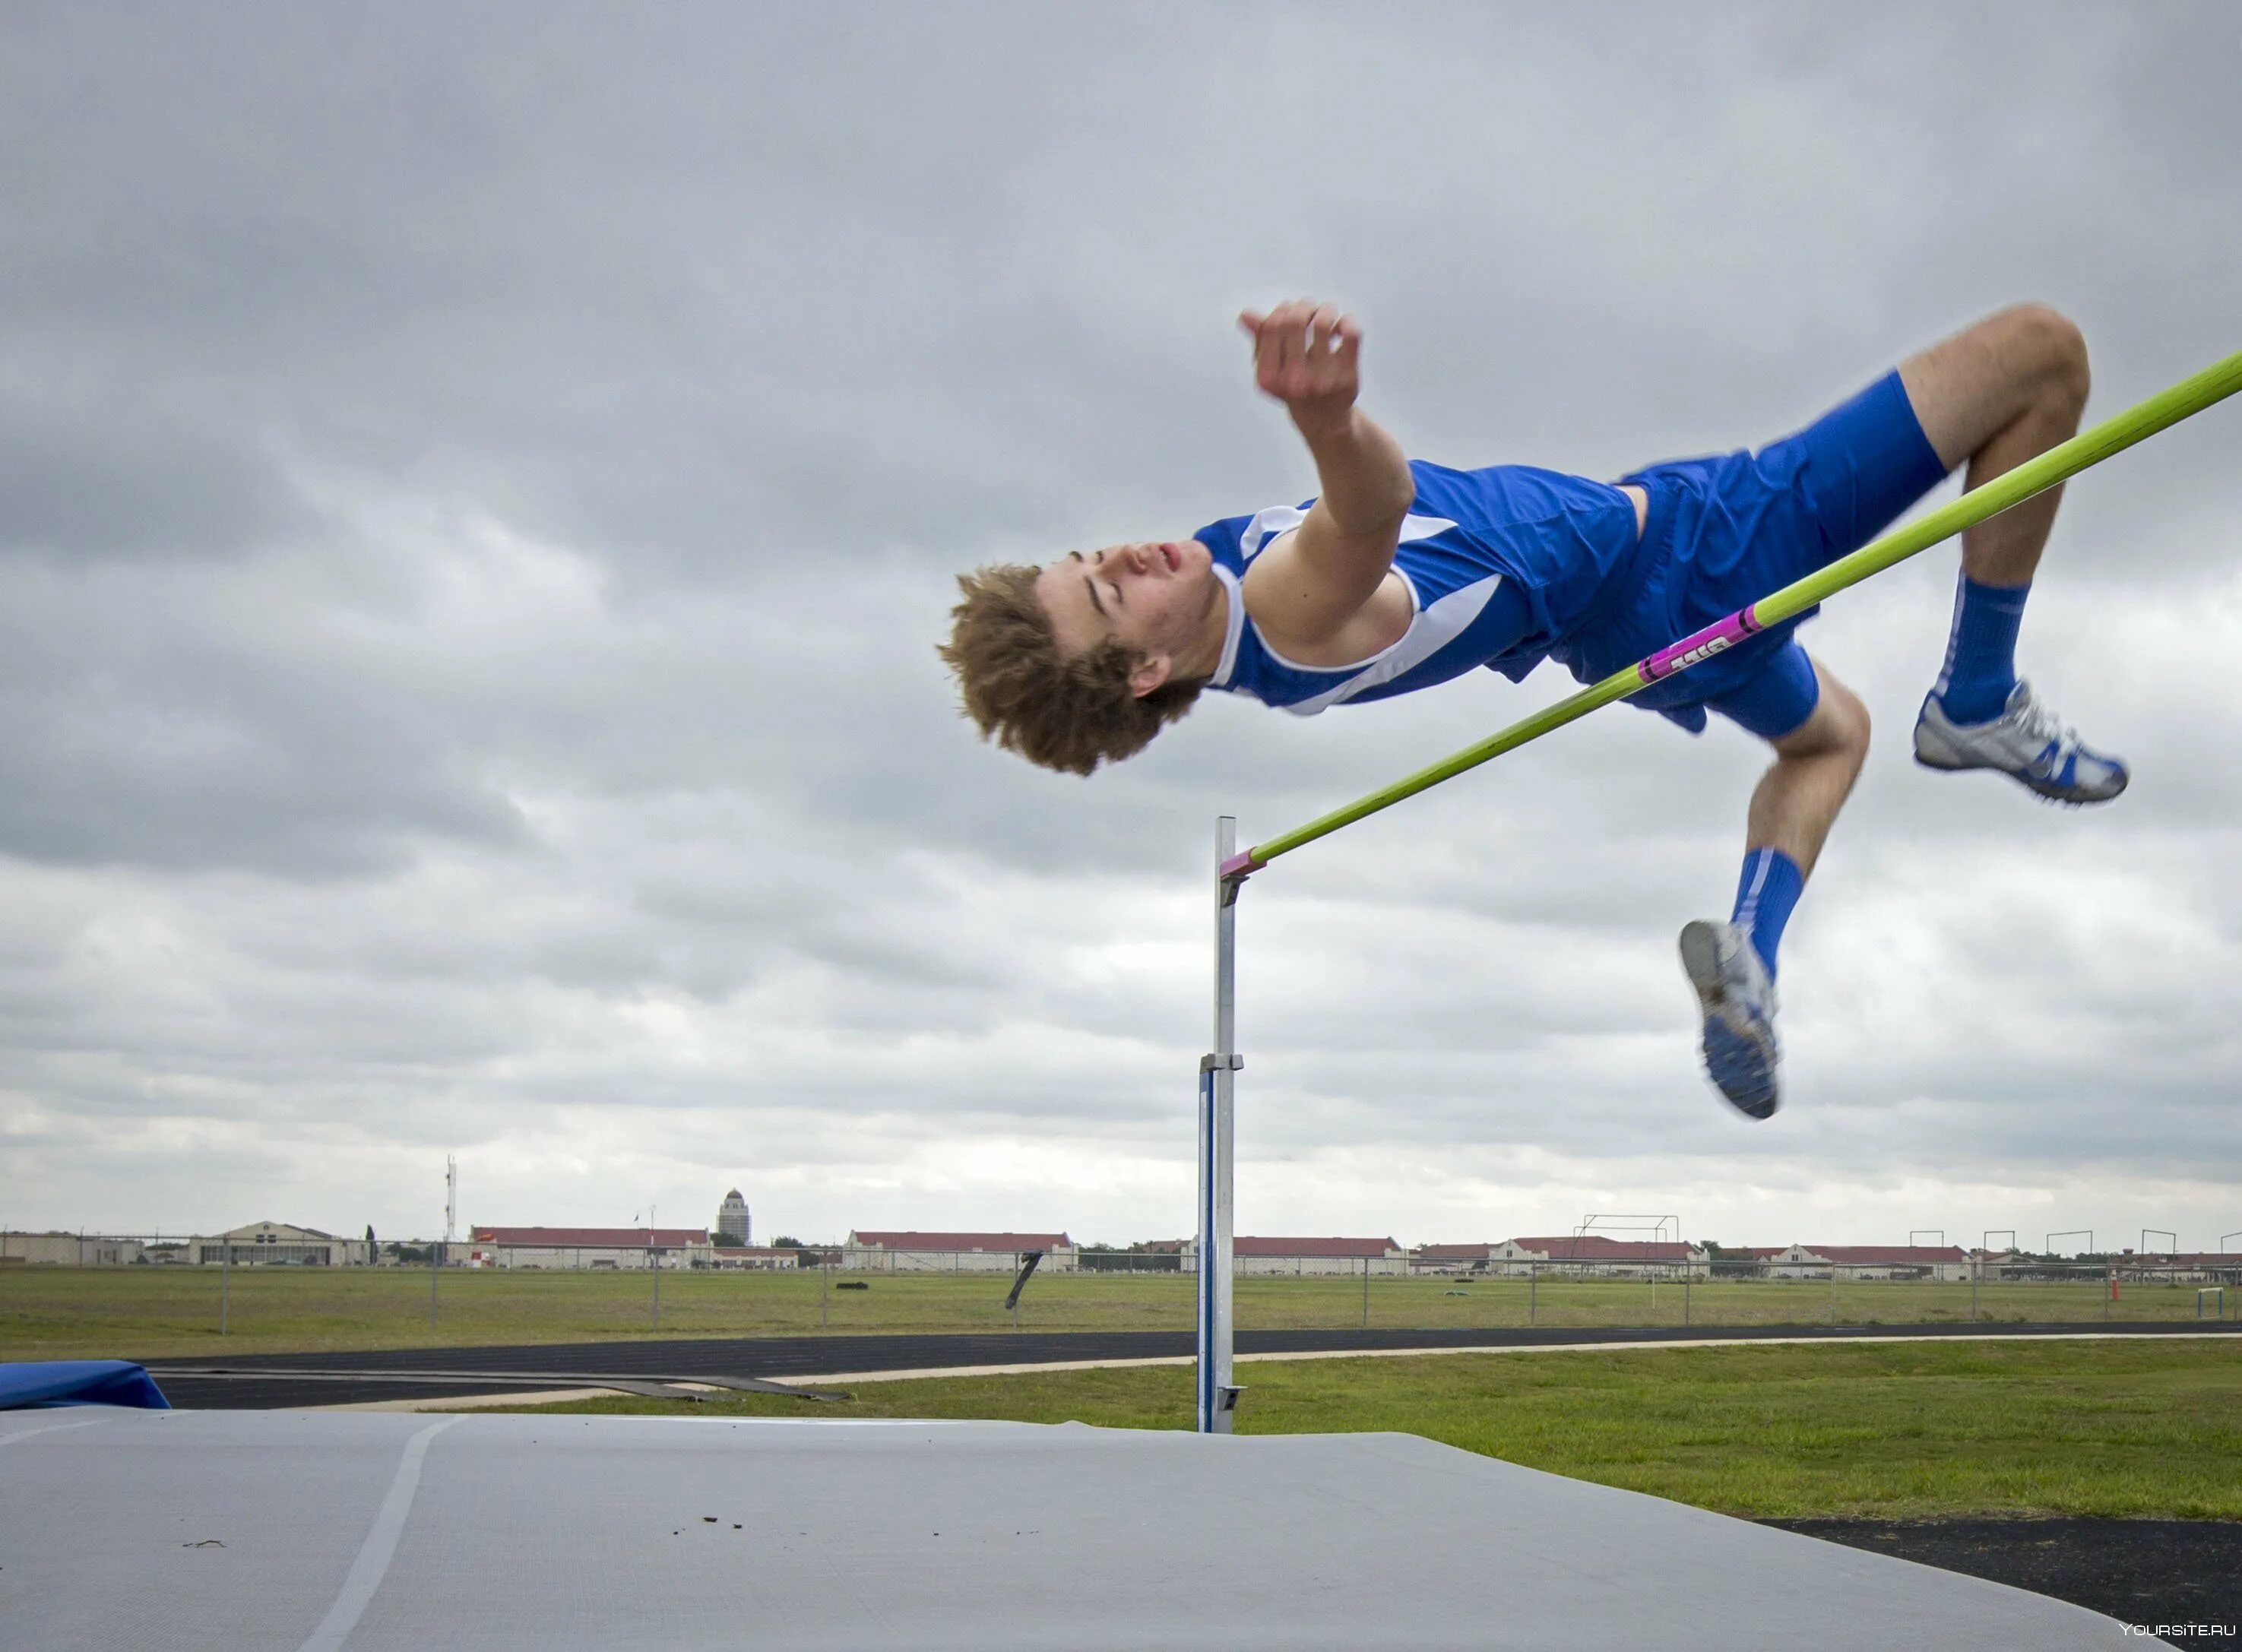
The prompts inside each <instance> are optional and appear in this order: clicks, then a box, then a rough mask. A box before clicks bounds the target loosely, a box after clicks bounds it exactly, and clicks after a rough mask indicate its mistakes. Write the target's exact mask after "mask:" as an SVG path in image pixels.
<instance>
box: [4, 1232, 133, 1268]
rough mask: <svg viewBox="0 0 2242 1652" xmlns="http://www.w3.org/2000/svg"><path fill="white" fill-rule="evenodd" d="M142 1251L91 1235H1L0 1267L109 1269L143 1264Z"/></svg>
mask: <svg viewBox="0 0 2242 1652" xmlns="http://www.w3.org/2000/svg"><path fill="white" fill-rule="evenodd" d="M144 1249H145V1247H144V1245H143V1244H142V1242H141V1241H140V1240H138V1239H104V1238H100V1237H97V1236H96V1235H94V1234H91V1233H0V1267H27V1266H28V1267H108V1266H116V1265H118V1264H123V1263H131V1262H138V1261H142V1260H144V1259H145V1258H144Z"/></svg>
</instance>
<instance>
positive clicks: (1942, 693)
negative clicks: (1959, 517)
mask: <svg viewBox="0 0 2242 1652" xmlns="http://www.w3.org/2000/svg"><path fill="white" fill-rule="evenodd" d="M2030 595H2031V586H2030V585H2028V584H2027V585H1980V584H1978V583H1977V581H1975V580H1973V579H1971V578H1970V576H1969V575H1968V574H1963V576H1962V587H1961V589H1960V590H1958V591H1957V592H1956V593H1955V596H1954V631H1953V634H1952V635H1950V637H1949V638H1948V639H1947V642H1946V668H1945V669H1944V670H1943V671H1942V672H1940V673H1939V675H1938V686H1937V688H1935V689H1933V690H1932V692H1933V693H1935V694H1936V695H1937V696H1938V703H1939V704H1940V705H1942V706H1943V707H1944V708H1946V715H1948V716H1949V717H1951V718H1952V719H1953V720H1954V721H1955V722H1964V723H1967V722H1991V721H1992V720H1993V719H1994V718H1996V717H1997V716H1999V715H2001V713H2002V712H2004V711H2005V710H2006V709H2008V704H2009V695H2010V692H2011V691H2012V690H2013V689H2014V688H2016V686H2017V627H2018V626H2019V625H2020V624H2022V623H2023V621H2024V599H2025V598H2026V597H2028V596H2030Z"/></svg>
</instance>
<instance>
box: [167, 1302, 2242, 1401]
mask: <svg viewBox="0 0 2242 1652" xmlns="http://www.w3.org/2000/svg"><path fill="white" fill-rule="evenodd" d="M2188 1333H2197V1334H2200V1333H2223V1334H2227V1335H2242V1323H2229V1324H2225V1325H2219V1324H2216V1323H2210V1322H2198V1321H2192V1320H2178V1321H2173V1322H2170V1323H2165V1322H2158V1323H2154V1324H2136V1325H2127V1324H2124V1323H2122V1322H2121V1323H2118V1324H2110V1323H2106V1322H2104V1321H2101V1320H2090V1321H2087V1322H2086V1323H2084V1324H2079V1325H2001V1326H1990V1325H1918V1326H1900V1325H1840V1326H1829V1325H1750V1326H1688V1327H1687V1328H1680V1327H1674V1326H1538V1327H1534V1328H1519V1327H1513V1328H1510V1329H1507V1330H1476V1331H1473V1330H1461V1331H1388V1330H1373V1331H1350V1330H1300V1331H1240V1332H1238V1333H1237V1351H1238V1353H1242V1354H1249V1353H1298V1354H1307V1355H1312V1354H1319V1353H1385V1352H1400V1351H1406V1350H1414V1349H1440V1348H1535V1347H1555V1346H1625V1345H1627V1344H1629V1343H1641V1342H1674V1341H1684V1340H1686V1341H1699V1342H1726V1341H1734V1342H1749V1341H1754V1340H1763V1339H1766V1338H1770V1337H1783V1338H1791V1337H1803V1338H1811V1339H1814V1340H1828V1341H1832V1342H1843V1341H1860V1340H1876V1339H1878V1338H1889V1337H1896V1336H1907V1337H1949V1336H1954V1337H1973V1336H1974V1337H1987V1336H1997V1337H2030V1336H2078V1335H2082V1334H2084V1335H2111V1336H2168V1335H2175V1334H2188ZM1196 1347H1197V1342H1196V1339H1195V1333H1192V1332H1190V1331H1025V1332H1007V1333H980V1334H975V1333H933V1334H908V1333H907V1334H896V1335H877V1334H851V1335H844V1336H822V1337H725V1338H711V1339H701V1340H685V1339H679V1340H661V1341H637V1342H574V1343H553V1344H537V1345H531V1346H506V1347H473V1348H387V1349H379V1350H373V1351H367V1352H347V1351H345V1352H327V1353H264V1354H243V1355H238V1356H232V1357H225V1358H220V1357H217V1356H211V1355H205V1356H201V1357H198V1358H191V1359H190V1358H182V1359H171V1360H145V1361H144V1364H145V1365H146V1366H147V1367H148V1370H149V1372H150V1373H151V1374H152V1375H153V1376H154V1377H155V1379H156V1380H157V1383H158V1386H159V1387H161V1388H162V1389H163V1390H164V1394H165V1396H166V1397H167V1398H168V1399H170V1400H171V1403H172V1404H173V1405H175V1406H179V1407H185V1408H190V1409H197V1410H279V1409H294V1408H296V1407H304V1406H333V1405H352V1404H363V1403H366V1402H367V1401H372V1400H434V1399H441V1398H446V1397H453V1396H457V1395H460V1394H462V1393H473V1392H475V1389H474V1386H473V1383H472V1382H467V1381H463V1380H461V1379H462V1377H463V1376H464V1375H465V1374H466V1373H476V1374H480V1375H487V1376H492V1377H499V1378H505V1379H508V1381H507V1382H505V1383H503V1384H498V1385H493V1391H495V1389H497V1388H499V1387H525V1386H528V1385H529V1384H530V1383H531V1382H533V1381H534V1383H535V1385H536V1386H540V1387H566V1386H567V1384H568V1383H569V1382H570V1381H571V1380H577V1381H587V1380H589V1379H593V1378H597V1377H622V1378H632V1379H635V1380H641V1381H673V1382H674V1381H687V1382H690V1381H694V1380H702V1379H706V1378H709V1377H729V1378H735V1379H736V1378H750V1379H756V1380H762V1381H766V1382H781V1383H783V1382H786V1381H788V1380H789V1379H799V1378H802V1377H809V1376H836V1375H846V1374H853V1373H863V1374H866V1375H870V1374H873V1373H892V1372H901V1371H943V1370H956V1369H958V1368H960V1367H982V1366H1035V1365H1058V1364H1066V1363H1071V1362H1089V1363H1103V1362H1108V1361H1116V1362H1118V1361H1121V1360H1159V1359H1170V1360H1172V1359H1178V1358H1188V1357H1189V1356H1190V1355H1191V1353H1193V1352H1194V1351H1195V1350H1196ZM213 1367H223V1368H224V1369H225V1372H226V1373H228V1374H225V1375H223V1376H217V1375H201V1374H189V1373H190V1372H200V1371H208V1370H211V1368H213ZM421 1372H431V1373H433V1372H440V1373H445V1375H444V1377H443V1378H441V1379H428V1380H415V1379H414V1378H413V1376H412V1375H411V1374H409V1373H421ZM268 1373H269V1374H268Z"/></svg>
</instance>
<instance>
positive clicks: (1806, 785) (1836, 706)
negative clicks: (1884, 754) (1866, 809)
mask: <svg viewBox="0 0 2242 1652" xmlns="http://www.w3.org/2000/svg"><path fill="white" fill-rule="evenodd" d="M1812 665H1813V670H1814V674H1815V676H1816V679H1817V680H1818V682H1820V685H1821V689H1822V692H1821V697H1820V698H1819V699H1818V700H1817V701H1816V702H1815V707H1814V709H1813V712H1812V713H1811V714H1810V715H1809V716H1808V717H1807V719H1806V721H1805V722H1802V723H1801V724H1800V725H1799V726H1798V727H1797V728H1796V729H1792V730H1791V731H1790V732H1789V733H1788V734H1785V735H1778V736H1775V737H1774V738H1772V739H1770V740H1769V742H1768V743H1769V745H1771V746H1773V747H1774V748H1775V762H1774V763H1773V765H1772V766H1771V767H1769V769H1768V771H1767V773H1765V774H1764V775H1762V776H1760V782H1759V785H1758V787H1757V788H1756V789H1755V790H1754V791H1753V793H1752V800H1751V812H1750V814H1749V816H1747V818H1746V822H1745V827H1744V852H1745V854H1746V855H1747V856H1749V855H1751V854H1753V853H1754V852H1755V851H1757V850H1775V851H1776V852H1778V853H1780V854H1782V855H1786V856H1789V858H1790V860H1791V863H1793V864H1794V865H1796V867H1797V868H1798V875H1799V878H1800V880H1801V881H1804V880H1805V879H1806V878H1808V877H1809V876H1812V875H1813V872H1814V863H1815V862H1816V860H1817V859H1819V858H1820V857H1821V854H1822V843H1823V841H1824V840H1825V839H1826V838H1828V836H1829V827H1830V824H1831V823H1832V822H1834V821H1835V820H1836V818H1837V811H1838V810H1839V809H1843V807H1844V806H1845V799H1846V798H1847V797H1848V796H1850V795H1851V792H1852V789H1853V782H1855V781H1856V780H1857V779H1859V778H1860V774H1861V764H1862V763H1863V762H1864V761H1865V760H1866V759H1867V757H1868V755H1869V708H1867V707H1866V706H1864V705H1863V704H1862V703H1861V702H1860V697H1859V696H1858V695H1856V694H1854V692H1853V691H1852V690H1851V689H1850V688H1847V687H1846V686H1845V685H1844V684H1843V683H1842V682H1838V681H1837V679H1836V678H1835V677H1833V676H1831V675H1829V669H1828V668H1827V667H1825V666H1823V665H1822V663H1821V662H1820V661H1813V662H1812ZM1768 963H1769V968H1770V969H1772V967H1773V965H1774V960H1773V959H1772V958H1769V960H1768Z"/></svg>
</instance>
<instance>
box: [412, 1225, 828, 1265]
mask: <svg viewBox="0 0 2242 1652" xmlns="http://www.w3.org/2000/svg"><path fill="white" fill-rule="evenodd" d="M461 1249H464V1250H465V1251H466V1252H467V1255H466V1257H465V1258H464V1260H465V1261H466V1262H467V1266H469V1267H519V1268H588V1269H593V1270H605V1269H607V1268H648V1267H668V1268H681V1267H708V1266H711V1265H712V1264H713V1263H714V1262H715V1246H713V1245H711V1244H710V1243H709V1242H708V1234H706V1233H704V1232H701V1230H700V1229H699V1228H696V1227H475V1228H470V1229H469V1230H468V1238H467V1244H466V1245H465V1246H456V1245H455V1246H453V1251H454V1252H458V1251H460V1250H461ZM789 1254H791V1252H789ZM455 1259H458V1258H456V1257H455Z"/></svg>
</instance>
